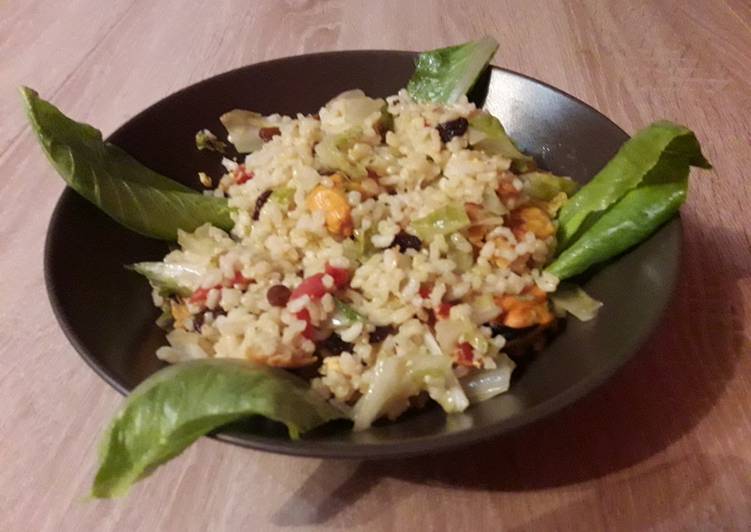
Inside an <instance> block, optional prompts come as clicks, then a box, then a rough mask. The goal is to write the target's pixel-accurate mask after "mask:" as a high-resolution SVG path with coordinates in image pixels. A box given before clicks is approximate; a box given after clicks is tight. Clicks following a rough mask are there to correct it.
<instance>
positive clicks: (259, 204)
mask: <svg viewBox="0 0 751 532" xmlns="http://www.w3.org/2000/svg"><path fill="white" fill-rule="evenodd" d="M271 192H272V190H271V189H268V190H264V191H263V192H261V195H260V196H258V199H257V200H256V208H255V210H254V211H253V221H254V222H256V221H258V218H259V217H260V216H261V209H263V206H264V205H266V202H267V201H269V197H270V196H271Z"/></svg>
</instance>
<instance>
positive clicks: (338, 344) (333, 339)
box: [318, 333, 355, 356]
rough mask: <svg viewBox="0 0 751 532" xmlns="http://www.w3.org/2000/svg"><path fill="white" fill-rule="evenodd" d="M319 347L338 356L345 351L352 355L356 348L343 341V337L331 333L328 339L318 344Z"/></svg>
mask: <svg viewBox="0 0 751 532" xmlns="http://www.w3.org/2000/svg"><path fill="white" fill-rule="evenodd" d="M318 347H319V348H321V349H324V350H326V351H328V352H329V354H330V355H332V356H336V355H341V354H342V353H344V352H345V351H349V352H350V353H351V352H352V350H353V349H354V347H355V346H354V345H352V344H351V343H349V342H345V341H344V340H342V338H341V336H339V335H338V334H336V333H331V335H330V336H329V337H328V338H326V339H325V340H322V341H320V342H318Z"/></svg>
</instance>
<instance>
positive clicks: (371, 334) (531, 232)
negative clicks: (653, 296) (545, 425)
mask: <svg viewBox="0 0 751 532" xmlns="http://www.w3.org/2000/svg"><path fill="white" fill-rule="evenodd" d="M489 116H490V115H488V114H487V113H485V112H484V111H482V110H480V109H478V108H477V107H476V106H475V105H474V104H473V103H471V102H469V101H468V100H467V98H466V97H465V96H462V97H460V98H458V99H457V101H456V102H454V103H450V104H443V103H433V102H428V103H423V102H418V101H415V100H413V99H412V98H411V97H410V95H409V94H408V92H407V91H406V90H402V91H400V92H399V93H398V94H397V95H394V96H391V97H388V98H386V99H385V100H384V99H380V98H370V97H368V96H366V95H365V94H364V93H363V92H362V91H360V90H352V91H347V92H345V93H343V94H341V95H339V96H337V97H336V98H334V99H333V100H331V101H330V102H328V103H327V104H326V105H325V106H324V107H322V108H321V109H320V111H319V112H318V114H317V115H303V114H298V115H297V116H295V117H294V118H292V117H288V116H279V115H272V116H266V117H261V116H260V115H257V114H255V113H249V112H247V111H233V112H231V113H228V114H227V115H224V116H223V117H222V122H223V123H224V124H225V126H226V127H227V129H228V132H229V140H230V141H231V142H233V144H235V145H236V146H238V150H240V147H241V144H242V143H243V142H244V140H247V139H251V142H252V143H257V144H258V145H257V146H253V147H252V148H256V149H255V151H252V153H250V154H248V155H247V156H245V157H244V158H242V157H240V158H237V160H233V159H230V158H226V157H225V158H224V160H223V164H224V166H225V168H226V174H225V175H224V176H223V177H221V179H220V180H219V181H218V183H217V184H216V187H215V188H213V189H212V190H210V191H207V192H206V194H212V195H216V196H222V197H226V198H228V201H229V205H230V207H232V208H233V209H234V210H233V214H232V219H233V222H234V227H233V228H232V229H231V231H230V232H225V231H223V230H222V229H219V228H217V227H214V226H212V225H209V224H206V225H203V226H201V227H199V228H198V229H196V230H195V231H193V232H186V231H179V232H178V248H177V249H175V250H174V251H172V252H170V253H169V254H168V255H167V256H166V257H165V258H164V265H165V266H166V267H170V268H174V269H175V270H176V271H178V272H179V276H178V277H177V279H178V282H179V284H180V286H181V287H183V290H182V292H181V293H179V294H176V293H172V294H168V293H165V290H164V289H163V287H161V286H158V287H155V288H154V290H153V299H154V303H155V305H157V306H158V307H160V308H161V309H163V311H164V314H163V316H162V318H160V324H161V325H163V326H166V327H167V328H168V329H169V332H168V334H167V340H168V342H169V345H168V346H164V347H161V348H160V349H159V350H158V351H157V355H158V356H159V358H161V359H163V360H165V361H167V362H170V363H176V362H181V361H184V360H188V359H199V358H235V359H247V360H250V361H253V362H256V363H259V364H264V365H269V366H275V367H282V368H290V369H295V370H296V371H298V372H302V373H304V374H305V375H306V376H309V377H312V380H311V386H312V388H313V389H314V390H315V391H316V392H318V393H320V394H321V395H322V396H324V397H326V398H327V399H329V400H330V401H332V402H333V403H335V404H336V405H337V406H338V407H339V408H342V409H345V410H347V411H350V409H351V415H352V417H353V419H354V421H355V429H364V428H367V427H368V426H370V424H371V423H372V422H373V421H374V420H376V419H378V418H380V417H382V416H386V417H388V418H389V419H394V418H396V417H397V416H399V415H400V414H401V413H402V412H404V411H405V410H406V409H407V408H409V407H410V405H414V404H421V403H423V402H424V398H425V397H426V396H429V397H430V398H432V399H433V400H435V401H436V402H438V403H439V404H440V405H441V406H442V407H443V409H444V410H445V411H446V412H458V411H462V410H464V409H465V408H467V406H468V405H469V403H470V401H475V400H482V399H484V398H487V397H489V396H492V395H495V394H497V393H501V392H503V391H505V390H506V389H507V388H508V385H509V380H510V376H511V372H512V370H513V369H514V366H515V364H514V362H513V361H512V360H511V358H509V356H507V355H506V354H505V352H504V347H505V344H506V339H505V338H504V335H503V334H500V333H499V331H503V330H507V329H527V328H529V327H546V326H549V325H550V324H552V323H553V322H554V321H555V316H554V315H553V313H552V312H551V310H550V308H549V304H548V297H547V296H548V294H549V293H551V292H553V291H555V289H556V287H557V284H558V280H557V278H556V277H555V276H553V275H551V274H549V273H545V272H543V269H542V268H543V266H544V265H545V264H546V263H548V262H549V260H550V259H551V257H552V255H553V253H554V251H555V247H556V237H555V234H556V230H557V225H556V222H555V215H556V212H557V210H558V209H559V208H560V206H561V205H562V204H563V203H564V202H565V200H566V199H567V194H566V193H565V192H563V191H558V192H557V193H556V194H553V195H552V196H548V197H546V198H545V199H544V200H543V199H541V196H540V195H539V194H537V195H534V194H531V193H530V190H531V187H532V186H534V185H535V183H533V182H531V179H532V177H534V176H537V178H539V174H538V173H536V172H529V171H528V170H529V168H527V169H525V171H524V172H520V171H519V170H518V168H516V166H515V165H513V164H512V159H510V158H507V157H504V156H503V155H500V154H498V153H497V150H492V149H487V146H485V145H484V144H483V143H484V141H487V138H486V137H487V135H486V134H485V133H483V130H482V128H476V127H473V125H474V124H479V123H480V122H478V121H482V120H484V119H487V118H488V117H489ZM207 133H208V132H207ZM257 139H261V140H260V143H258V141H257ZM249 148H250V147H249ZM240 151H242V150H240ZM477 374H491V375H492V376H493V381H494V386H492V387H491V389H490V391H488V390H487V389H486V390H480V392H479V395H478V394H476V393H473V390H474V388H473V387H472V386H468V385H467V383H468V382H469V383H471V381H472V378H473V375H477Z"/></svg>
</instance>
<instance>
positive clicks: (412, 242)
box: [389, 231, 422, 253]
mask: <svg viewBox="0 0 751 532" xmlns="http://www.w3.org/2000/svg"><path fill="white" fill-rule="evenodd" d="M394 246H399V251H401V252H402V253H404V252H405V251H407V250H408V249H415V250H417V251H420V248H422V240H420V239H419V238H418V237H416V236H415V235H410V234H409V233H406V232H404V231H400V232H399V233H398V234H397V235H396V236H395V237H394V240H393V241H392V242H391V245H390V246H389V247H394Z"/></svg>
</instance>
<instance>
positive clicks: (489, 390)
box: [461, 353, 516, 404]
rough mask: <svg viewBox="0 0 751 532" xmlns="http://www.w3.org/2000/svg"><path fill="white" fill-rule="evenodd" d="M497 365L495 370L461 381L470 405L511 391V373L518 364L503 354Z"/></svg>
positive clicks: (479, 372) (480, 372)
mask: <svg viewBox="0 0 751 532" xmlns="http://www.w3.org/2000/svg"><path fill="white" fill-rule="evenodd" d="M496 364H497V367H496V368H495V369H487V370H483V371H478V372H477V373H473V374H472V375H468V376H467V377H464V378H463V379H461V384H462V388H463V389H464V393H465V394H466V396H467V399H469V402H470V403H472V404H474V403H480V402H482V401H487V400H488V399H490V398H491V397H495V396H496V395H499V394H502V393H503V392H505V391H507V390H508V389H509V386H510V384H511V373H512V372H513V371H514V368H515V367H516V364H514V361H513V360H511V359H510V358H509V357H507V356H506V355H504V354H503V353H501V354H500V355H498V359H497V360H496Z"/></svg>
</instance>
